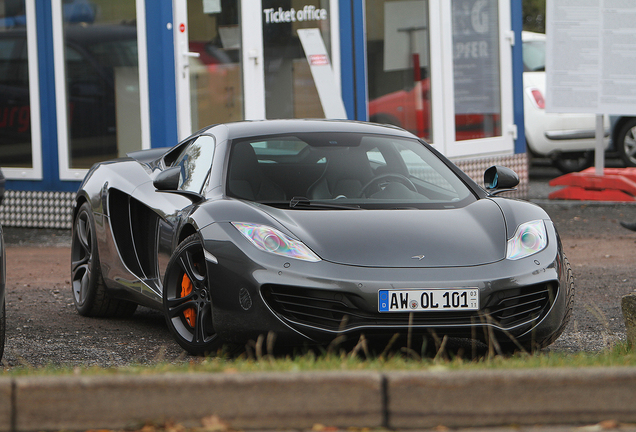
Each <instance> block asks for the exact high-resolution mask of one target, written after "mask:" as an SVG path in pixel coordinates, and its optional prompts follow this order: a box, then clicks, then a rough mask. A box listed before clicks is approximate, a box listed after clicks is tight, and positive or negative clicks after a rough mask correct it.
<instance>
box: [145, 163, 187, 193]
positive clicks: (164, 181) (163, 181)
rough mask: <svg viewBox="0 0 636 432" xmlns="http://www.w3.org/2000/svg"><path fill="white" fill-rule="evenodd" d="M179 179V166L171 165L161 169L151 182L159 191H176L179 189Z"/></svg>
mask: <svg viewBox="0 0 636 432" xmlns="http://www.w3.org/2000/svg"><path fill="white" fill-rule="evenodd" d="M179 180H181V168H180V167H171V168H167V169H165V170H163V171H161V172H160V173H159V174H158V175H157V177H156V178H155V181H153V182H152V184H153V186H154V187H155V188H156V189H157V190H159V191H164V192H167V191H176V190H178V189H179Z"/></svg>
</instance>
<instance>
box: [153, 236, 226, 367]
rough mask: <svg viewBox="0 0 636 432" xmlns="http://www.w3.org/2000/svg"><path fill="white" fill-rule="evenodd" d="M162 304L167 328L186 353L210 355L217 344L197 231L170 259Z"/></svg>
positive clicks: (181, 244) (203, 257)
mask: <svg viewBox="0 0 636 432" xmlns="http://www.w3.org/2000/svg"><path fill="white" fill-rule="evenodd" d="M163 305H164V313H165V317H166V322H167V324H168V327H169V328H170V331H171V332H172V334H173V335H174V337H175V339H176V341H177V343H178V344H179V345H181V347H182V348H183V349H184V350H186V351H187V352H188V353H190V354H192V355H204V354H211V353H214V352H215V351H217V350H218V349H219V348H220V347H221V342H220V340H219V337H218V335H217V334H216V331H215V329H214V323H213V317H212V299H211V293H210V277H209V275H208V274H207V266H206V261H205V256H204V253H203V245H202V244H201V240H200V238H199V236H198V235H197V234H193V235H191V236H189V237H188V238H186V239H185V240H184V241H183V242H181V243H180V244H179V246H178V247H177V249H176V250H175V251H174V254H173V255H172V257H171V258H170V262H169V263H168V268H167V271H166V276H165V278H164V284H163Z"/></svg>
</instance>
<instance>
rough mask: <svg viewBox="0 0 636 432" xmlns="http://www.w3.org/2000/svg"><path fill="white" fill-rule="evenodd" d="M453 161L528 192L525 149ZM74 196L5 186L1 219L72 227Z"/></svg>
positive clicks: (519, 194) (479, 177) (475, 175)
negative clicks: (502, 169)
mask: <svg viewBox="0 0 636 432" xmlns="http://www.w3.org/2000/svg"><path fill="white" fill-rule="evenodd" d="M453 162H454V163H455V164H456V165H457V166H458V167H459V168H461V169H462V170H463V171H464V172H466V174H468V175H469V176H470V177H471V178H472V179H474V180H475V181H476V182H477V183H478V184H480V185H482V186H483V182H484V171H486V169H488V168H489V167H491V166H492V165H503V166H507V167H508V168H511V169H513V170H514V171H515V172H516V173H517V174H518V175H519V179H520V184H519V188H518V190H517V191H516V192H507V193H506V194H505V196H508V197H512V198H521V199H523V198H526V197H527V196H528V157H527V155H526V154H525V153H523V154H517V155H511V156H501V157H495V158H493V157H487V158H482V159H465V160H454V161H453ZM74 197H75V193H74V192H33V191H12V190H7V191H6V192H5V195H4V201H3V202H2V205H0V223H1V224H2V225H3V226H12V227H26V228H58V229H71V227H72V220H71V217H72V213H73V198H74Z"/></svg>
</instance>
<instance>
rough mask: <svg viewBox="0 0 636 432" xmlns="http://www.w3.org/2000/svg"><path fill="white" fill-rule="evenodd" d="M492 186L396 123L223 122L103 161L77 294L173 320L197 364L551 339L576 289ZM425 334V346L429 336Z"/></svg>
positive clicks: (81, 244) (534, 209) (82, 244)
mask: <svg viewBox="0 0 636 432" xmlns="http://www.w3.org/2000/svg"><path fill="white" fill-rule="evenodd" d="M485 182H486V187H487V189H483V188H482V187H480V186H478V185H477V184H476V183H475V182H474V181H472V180H471V179H470V178H469V177H468V176H467V175H466V174H464V173H463V172H462V171H460V170H459V169H458V168H457V167H456V166H454V165H453V164H452V163H451V162H449V161H448V160H447V159H446V158H445V157H444V156H442V155H441V154H439V153H438V152H437V151H436V150H435V149H433V148H432V147H431V146H429V145H428V144H426V143H424V142H422V141H421V140H419V139H418V138H416V137H415V136H413V135H411V134H410V133H408V132H406V131H403V130H401V129H398V128H394V127H389V126H380V125H373V124H369V123H359V122H348V121H327V120H273V121H255V122H238V123H230V124H220V125H215V126H210V127H208V128H206V129H203V130H201V131H199V132H197V133H195V134H194V135H192V136H191V137H189V138H188V139H186V140H184V141H183V142H181V143H180V144H178V145H177V146H175V147H173V148H171V149H152V150H146V151H140V152H136V153H132V154H130V155H129V157H127V158H122V159H117V160H113V161H108V162H103V163H100V164H97V165H95V166H94V167H93V168H92V169H91V170H90V172H89V173H88V175H87V176H86V179H85V180H84V183H83V184H82V186H81V188H80V190H79V192H78V193H77V198H76V207H75V211H74V215H73V218H74V223H73V240H72V269H71V270H72V280H73V283H72V289H73V294H74V299H75V305H76V307H77V310H78V312H79V313H80V314H82V315H87V316H114V315H117V316H125V315H130V314H132V313H133V312H134V311H135V309H136V307H137V304H142V305H146V306H150V307H153V308H156V309H159V310H162V311H163V312H164V314H165V316H166V320H167V323H168V326H169V328H170V330H171V331H172V333H173V334H174V336H175V338H176V340H177V342H178V343H179V344H180V345H181V346H182V347H183V348H184V349H185V350H187V351H188V352H190V353H192V354H201V353H213V352H215V351H216V350H217V349H218V348H219V347H220V346H222V345H223V344H229V345H232V344H245V343H246V342H247V341H249V340H256V338H258V337H259V336H260V335H267V334H269V333H273V334H275V335H276V341H277V342H276V343H277V344H287V345H297V344H304V343H328V342H330V341H332V340H334V339H335V338H336V337H338V336H340V335H344V336H349V339H353V340H355V338H356V337H357V336H358V335H360V334H365V336H367V337H373V336H377V337H382V336H387V337H388V336H391V335H394V334H405V333H407V332H409V333H410V334H411V335H421V336H429V335H431V334H433V333H434V334H436V335H438V336H441V335H449V336H459V337H468V338H473V339H481V340H484V341H486V342H488V341H492V340H493V339H496V340H497V344H496V346H499V347H502V348H504V349H511V348H512V349H514V348H515V347H523V348H526V349H536V348H540V347H544V346H546V345H548V344H550V343H552V342H553V341H554V340H555V339H556V338H557V337H558V336H559V335H560V334H561V333H562V332H563V330H564V328H565V326H566V325H567V323H568V321H569V318H570V315H571V311H572V302H573V297H574V283H573V278H572V272H571V269H570V264H569V263H568V261H567V259H566V257H565V256H564V254H563V251H562V247H561V243H560V240H559V236H558V234H557V231H556V230H555V227H554V225H553V224H552V222H551V220H550V218H549V217H548V215H547V214H546V213H545V212H544V211H543V210H542V209H541V208H540V207H538V206H536V205H533V204H530V203H527V202H523V201H518V200H512V199H507V198H503V197H499V196H496V194H497V193H498V192H500V191H502V190H507V189H509V188H512V187H514V186H516V185H517V183H518V178H517V176H516V175H515V174H514V172H512V171H511V170H508V169H506V168H503V167H492V168H490V169H489V170H488V171H486V173H485ZM418 337H419V336H418Z"/></svg>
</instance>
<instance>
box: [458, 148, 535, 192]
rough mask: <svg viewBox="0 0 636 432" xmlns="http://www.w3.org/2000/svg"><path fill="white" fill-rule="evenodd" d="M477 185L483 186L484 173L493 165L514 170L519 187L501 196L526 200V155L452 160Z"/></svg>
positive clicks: (527, 176) (527, 189) (527, 175)
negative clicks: (517, 177)
mask: <svg viewBox="0 0 636 432" xmlns="http://www.w3.org/2000/svg"><path fill="white" fill-rule="evenodd" d="M453 163H454V164H455V165H457V166H458V167H459V168H461V170H462V171H464V172H465V173H466V174H468V176H469V177H470V178H472V179H473V180H475V181H476V182H477V184H479V185H481V186H483V185H484V172H485V171H486V170H487V169H488V168H490V167H491V166H493V165H502V166H506V167H508V168H510V169H512V170H514V171H515V172H516V173H517V175H518V176H519V186H518V187H517V190H516V191H515V192H506V193H504V194H503V195H502V196H505V197H508V198H519V199H526V198H527V197H528V192H529V189H530V186H529V184H528V181H529V174H528V155H527V154H526V153H521V154H515V155H510V156H499V157H492V156H491V157H487V158H482V159H461V160H453Z"/></svg>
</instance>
